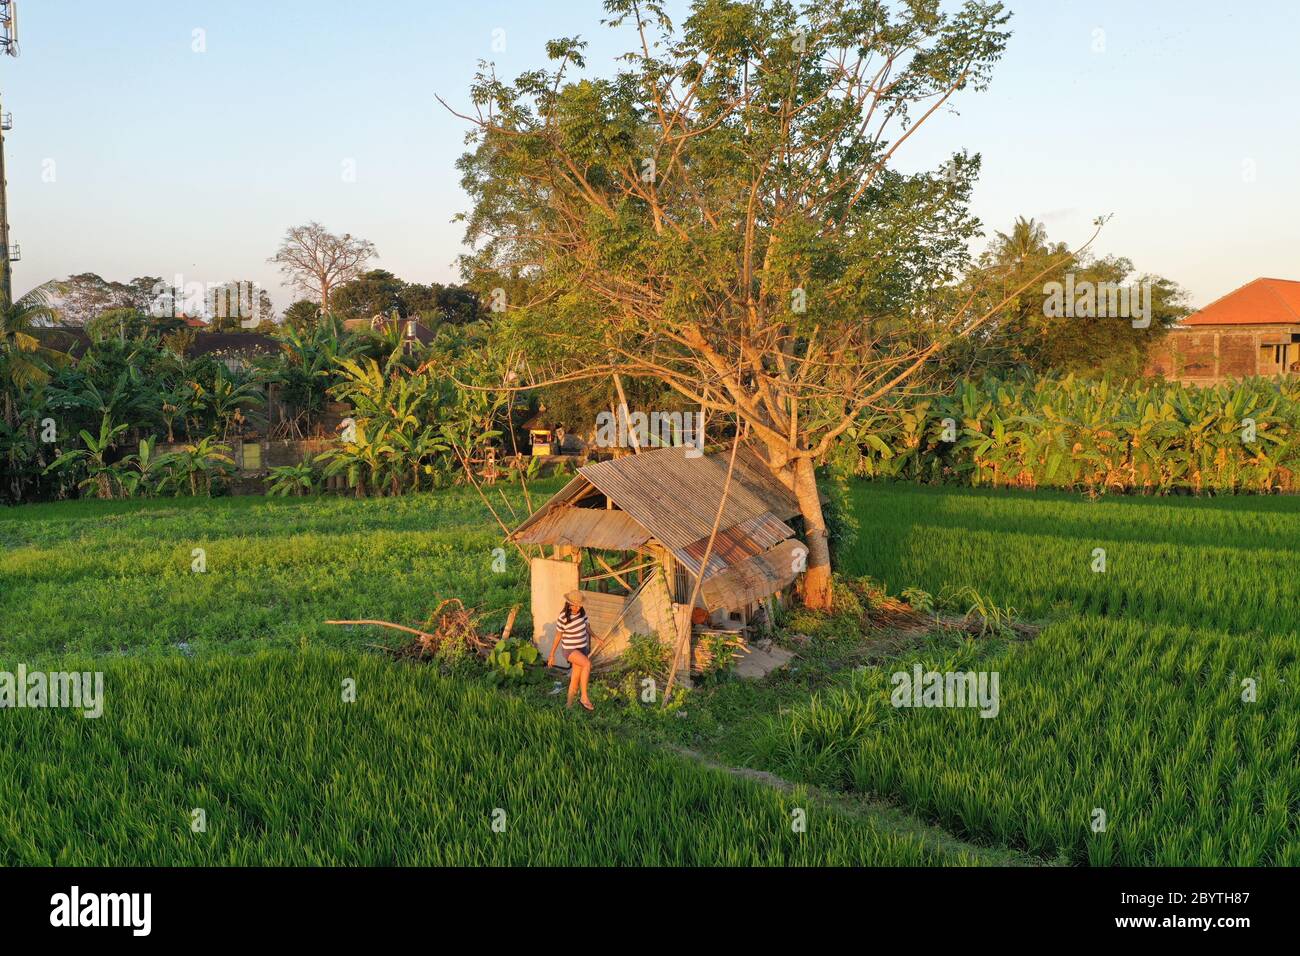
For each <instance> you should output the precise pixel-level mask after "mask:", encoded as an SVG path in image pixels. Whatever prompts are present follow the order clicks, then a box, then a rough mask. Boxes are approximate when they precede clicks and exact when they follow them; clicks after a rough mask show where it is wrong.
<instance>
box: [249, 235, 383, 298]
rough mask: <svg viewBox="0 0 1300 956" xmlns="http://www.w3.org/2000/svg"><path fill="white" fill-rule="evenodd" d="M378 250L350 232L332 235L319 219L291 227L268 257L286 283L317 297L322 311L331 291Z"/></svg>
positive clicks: (362, 268) (304, 293)
mask: <svg viewBox="0 0 1300 956" xmlns="http://www.w3.org/2000/svg"><path fill="white" fill-rule="evenodd" d="M377 254H378V253H376V251H375V246H374V244H373V243H371V242H369V241H368V240H366V239H358V238H357V237H355V236H353V235H352V234H351V233H346V232H345V233H343V235H341V236H340V235H335V234H334V233H332V232H330V231H329V230H328V229H326V228H325V227H324V226H322V225H321V224H320V223H318V222H309V223H307V225H305V226H293V227H291V228H290V229H289V230H288V231H286V232H285V234H284V240H283V241H282V242H281V243H280V248H279V249H277V250H276V252H275V255H273V256H271V258H270V259H268V260H267V261H268V262H273V263H275V264H276V265H278V266H279V267H280V272H281V273H282V274H283V275H284V277H285V279H286V280H287V281H288V283H289V285H290V286H291V287H292V288H294V289H295V290H297V291H298V292H300V293H302V294H303V295H312V296H316V297H317V301H319V302H320V307H321V310H322V311H325V312H328V311H329V307H330V290H331V289H333V288H334V287H335V286H336V285H339V284H340V283H343V282H348V281H350V280H352V279H355V278H356V277H357V276H359V275H361V273H362V272H363V271H364V270H365V267H366V263H367V262H369V261H370V260H371V259H373V258H374V257H375V256H376V255H377Z"/></svg>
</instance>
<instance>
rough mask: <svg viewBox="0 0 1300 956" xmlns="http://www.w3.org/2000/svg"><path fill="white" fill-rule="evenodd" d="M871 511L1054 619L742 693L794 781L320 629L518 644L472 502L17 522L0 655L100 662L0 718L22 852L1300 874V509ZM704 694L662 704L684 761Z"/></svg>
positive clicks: (906, 553)
mask: <svg viewBox="0 0 1300 956" xmlns="http://www.w3.org/2000/svg"><path fill="white" fill-rule="evenodd" d="M553 490H554V485H551V486H544V487H542V488H541V489H534V495H535V496H536V497H544V496H545V495H546V494H548V493H550V492H551V491H553ZM852 500H853V502H854V507H855V508H856V511H857V517H858V519H859V522H860V531H859V535H858V538H857V541H856V542H855V544H854V545H853V546H852V547H851V549H849V550H848V551H846V552H845V553H842V554H840V555H838V558H837V560H838V564H839V570H840V572H841V573H842V574H846V575H869V576H871V577H872V578H873V579H875V580H876V581H881V582H884V583H886V584H887V586H888V589H889V591H890V592H891V593H893V594H897V593H899V592H901V591H902V590H903V589H904V588H906V587H911V586H914V587H920V588H924V589H926V590H928V591H930V592H932V593H934V594H939V593H941V592H943V591H945V589H956V588H961V587H973V588H975V589H977V590H978V591H979V592H980V594H981V595H983V596H984V597H986V598H988V599H990V600H993V601H995V602H997V603H999V604H1001V605H1003V606H1011V607H1014V608H1016V609H1017V616H1018V617H1019V619H1021V620H1027V621H1031V622H1034V623H1036V624H1038V625H1040V626H1041V631H1040V632H1039V633H1038V634H1037V635H1036V636H1035V637H1033V638H1032V639H1029V640H1025V641H1020V642H1013V643H1008V642H1005V641H993V642H988V641H981V640H977V639H969V638H965V639H957V638H951V637H949V638H940V637H930V638H927V639H924V640H922V641H920V642H919V643H918V642H913V643H912V644H910V645H908V646H907V647H906V649H904V650H901V651H896V652H894V653H896V654H897V655H898V656H896V657H894V658H892V659H889V660H886V661H884V662H883V663H880V664H878V665H874V666H870V667H860V668H849V669H845V670H843V671H841V672H836V673H834V674H833V676H831V677H830V678H827V679H826V680H825V681H822V682H821V684H820V685H817V684H810V685H809V690H807V691H806V692H805V691H800V692H799V696H797V697H793V698H792V697H791V696H790V695H791V693H792V692H791V691H790V690H789V688H790V687H792V686H796V685H797V684H798V681H799V679H800V678H799V675H798V674H797V673H796V674H792V675H790V677H789V678H788V679H787V680H786V682H785V684H781V685H772V686H773V691H772V692H773V693H776V694H777V696H776V697H765V696H764V695H765V694H768V693H769V691H768V690H766V689H765V688H764V686H761V685H760V686H758V687H755V688H753V689H752V690H743V689H742V690H737V689H736V687H735V685H731V686H726V685H724V686H723V687H722V688H720V689H719V691H718V693H725V694H726V695H728V696H726V698H725V699H726V701H727V704H726V706H727V707H728V708H733V711H732V712H733V713H735V714H743V715H745V716H746V717H748V715H751V714H758V715H760V716H761V719H758V720H755V721H753V728H749V727H746V728H743V732H744V733H745V734H746V735H747V743H746V747H747V750H746V752H745V753H744V759H745V762H746V763H747V764H749V765H750V766H751V767H753V768H756V769H762V770H768V771H772V772H775V773H778V774H780V775H781V776H783V777H785V778H786V779H787V780H789V781H792V782H793V783H794V784H795V789H793V790H790V789H779V788H773V787H771V786H766V785H764V784H763V783H761V782H755V781H753V780H749V779H743V778H740V777H738V776H736V775H733V774H728V773H725V772H723V771H721V770H717V769H711V768H708V767H705V766H702V765H700V763H699V762H697V761H693V760H689V759H686V758H685V757H683V756H681V755H679V754H676V753H673V752H672V751H671V750H668V749H664V748H662V747H659V746H656V745H655V743H656V740H657V739H661V738H662V734H660V737H659V738H654V737H653V735H652V736H651V737H646V738H644V739H639V738H638V733H637V732H636V729H635V727H634V728H633V730H632V731H627V728H623V731H622V732H620V731H618V730H617V728H616V729H614V730H611V729H609V728H610V727H611V726H614V725H612V724H607V723H602V721H603V720H608V719H610V718H609V717H608V714H609V713H610V711H609V709H605V711H604V713H602V714H601V715H600V716H601V718H602V721H592V720H589V719H587V718H586V717H584V716H583V715H582V714H577V713H565V712H563V711H562V710H561V709H559V706H558V701H559V699H558V698H554V697H551V696H547V695H548V689H549V685H546V686H544V687H542V688H540V689H538V690H536V691H535V693H534V695H533V696H531V697H530V695H528V694H522V693H503V692H501V691H497V690H494V689H492V688H490V687H488V686H486V684H485V683H483V682H481V681H475V680H471V679H466V678H464V677H463V676H462V675H459V674H455V675H451V676H447V675H443V674H440V673H438V671H437V669H436V668H432V667H421V666H416V665H407V664H395V663H392V662H390V661H388V660H386V659H385V658H384V657H383V656H381V655H379V654H377V653H375V652H373V651H372V650H370V649H368V648H367V647H366V645H367V644H370V643H376V642H380V641H392V640H397V639H400V638H395V637H393V636H391V635H388V634H387V632H382V633H376V632H375V631H374V630H373V629H349V628H339V627H331V626H328V625H325V624H324V623H323V622H324V621H325V620H326V619H329V618H336V617H352V618H363V617H364V618H381V619H387V620H393V621H399V622H405V623H418V622H420V621H422V620H424V619H425V618H426V617H427V616H428V614H429V612H430V611H431V610H432V609H433V607H434V606H435V605H436V604H437V603H438V601H439V600H441V599H442V598H444V597H450V596H453V595H454V596H458V597H461V598H463V599H465V600H466V602H467V603H470V604H472V605H475V606H477V607H478V608H480V609H482V610H483V611H484V612H485V613H486V614H487V616H488V617H489V618H491V617H492V616H493V615H497V616H499V617H504V613H505V611H506V610H507V609H508V608H509V606H510V605H512V604H515V603H520V604H523V606H524V611H525V617H524V618H521V620H520V622H519V624H518V625H517V626H520V627H527V626H528V624H527V621H526V611H527V600H526V595H527V586H526V580H527V576H526V570H525V568H524V565H523V562H522V560H521V559H520V557H519V556H518V554H517V553H506V552H504V551H503V552H494V550H493V549H495V548H497V547H499V546H500V542H501V536H500V532H499V529H498V528H497V527H496V525H495V523H494V522H492V521H491V519H490V517H489V516H488V515H487V514H486V512H485V510H484V508H483V506H482V503H481V502H480V501H479V500H478V499H477V498H476V497H474V496H473V493H472V492H465V491H453V492H445V493H440V494H427V495H416V496H410V497H405V498H388V499H374V500H362V501H357V500H351V499H342V498H324V499H274V500H267V499H261V498H233V499H220V500H215V501H211V502H208V501H165V502H164V501H136V502H73V503H61V504H49V505H37V506H31V507H25V508H18V509H8V510H4V511H0V670H4V669H12V668H13V667H15V666H16V665H17V664H18V663H25V664H26V665H27V666H28V667H29V668H30V667H35V666H46V667H47V668H49V669H56V668H59V667H66V666H70V664H79V665H81V667H82V668H83V669H85V668H94V669H98V670H103V671H105V673H106V703H105V712H104V715H103V716H102V717H101V718H99V719H85V718H83V717H82V716H81V715H80V714H79V713H78V712H76V711H58V710H44V711H32V710H24V711H18V710H7V709H6V710H0V864H8V865H13V864H53V863H63V864H87V865H100V864H108V863H117V864H178V865H187V864H214V865H227V864H249V865H251V864H345V863H346V864H399V865H405V864H490V863H500V864H512V863H517V864H526V863H528V864H542V863H576V864H585V863H591V864H598V863H599V864H628V865H636V864H647V865H660V864H713V865H725V864H751V863H768V864H809V865H814V864H831V865H839V864H853V865H948V864H968V863H987V862H1006V860H1007V859H1008V857H1007V856H1006V854H1007V853H1017V854H1022V853H1023V854H1029V855H1031V857H1030V858H1031V859H1037V860H1039V861H1041V862H1064V863H1074V864H1094V865H1112V864H1132V865H1144V864H1176V865H1193V864H1223V865H1257V864H1266V865H1297V864H1300V823H1298V822H1297V821H1300V623H1297V622H1298V621H1300V614H1297V611H1296V608H1297V607H1300V501H1298V500H1297V499H1293V498H1265V497H1254V498H1207V499H1194V498H1160V499H1154V498H1103V499H1101V500H1099V501H1090V500H1086V499H1083V498H1080V497H1077V496H1071V495H1066V494H1058V493H1041V492H1040V493H1028V492H997V491H988V490H971V489H954V488H944V489H936V488H926V487H917V486H907V485H889V484H881V483H871V484H867V483H864V484H858V485H855V486H854V488H853V493H852ZM497 506H498V508H499V510H500V511H501V512H502V513H503V517H504V518H505V520H507V521H511V520H512V515H511V509H514V512H515V513H516V514H522V513H524V512H525V507H526V506H525V504H524V502H523V499H522V496H521V492H520V491H519V490H518V489H514V490H509V491H506V492H505V493H504V495H498V499H497ZM195 548H202V549H203V554H204V558H205V561H206V567H205V570H203V571H202V572H198V571H195V570H194V565H193V562H194V560H195V558H194V550H193V549H195ZM1097 548H1102V549H1104V550H1105V559H1106V567H1105V571H1104V572H1099V571H1094V570H1093V568H1094V566H1095V563H1096V549H1097ZM914 662H915V663H921V664H922V666H923V668H924V669H936V670H940V671H947V670H977V671H979V670H984V671H997V672H998V673H999V675H1000V694H1001V700H1000V707H999V712H998V714H997V716H996V717H993V718H987V719H986V718H981V717H979V716H978V715H977V713H976V712H975V711H973V710H969V709H960V708H934V709H911V710H904V709H895V708H894V707H891V706H890V699H889V691H890V686H889V677H890V675H891V673H893V672H894V671H896V670H904V669H907V668H910V667H911V665H912V664H913V663H914ZM348 678H351V679H353V680H355V682H356V683H355V686H356V691H357V693H356V700H355V702H345V701H343V700H342V697H341V688H342V683H343V681H344V680H345V679H348ZM1246 682H1249V683H1250V685H1251V686H1252V688H1253V689H1254V699H1253V700H1251V701H1246V700H1243V699H1242V698H1243V689H1244V687H1245V686H1246ZM778 687H785V688H787V689H786V690H782V691H779V692H778V691H777V690H776V688H778ZM695 693H697V694H699V695H701V696H700V697H699V698H698V700H695V698H692V700H695V703H689V704H688V705H687V707H686V708H685V709H684V711H683V714H682V716H683V717H685V718H686V719H684V720H680V721H673V720H672V718H669V720H670V721H671V728H672V729H673V730H674V732H675V734H676V738H675V739H678V740H681V741H683V742H684V743H687V744H688V745H693V736H692V735H693V734H699V733H703V731H702V730H700V729H699V728H701V727H703V726H704V725H703V724H702V723H700V722H701V721H703V720H704V719H705V717H703V716H701V715H702V714H707V712H708V709H709V703H708V702H709V699H710V697H709V695H710V694H711V693H713V692H712V691H709V690H702V691H697V692H695ZM738 694H739V695H740V696H737V695H738ZM720 699H721V698H720ZM774 700H775V701H776V703H773V701H774ZM765 701H766V703H765ZM611 706H612V705H611ZM765 708H766V709H765ZM723 712H724V711H723V709H721V707H720V709H719V710H718V711H716V712H715V719H716V714H719V713H723ZM745 723H746V724H748V723H749V722H748V720H745ZM805 786H813V787H818V788H823V790H830V791H836V792H842V793H843V794H844V798H845V799H853V800H861V801H862V802H863V805H864V806H866V805H868V804H869V805H871V806H877V805H889V806H892V807H893V808H896V810H897V811H899V812H901V813H903V814H906V815H908V816H907V820H909V821H911V823H906V824H904V825H895V823H896V822H897V821H895V820H894V819H893V818H891V817H881V816H879V815H875V814H873V813H842V812H839V810H837V809H834V808H832V807H831V806H830V805H828V804H827V803H826V801H824V800H819V799H816V798H813V797H809V796H808V795H806V794H804V793H803V792H802V791H801V790H800V789H799V788H802V787H805ZM196 809H201V810H203V812H204V819H205V822H206V826H205V829H203V830H202V831H201V832H195V831H194V830H193V829H192V826H191V824H192V815H193V813H194V811H195V810H196ZM796 809H803V810H806V811H808V816H807V826H806V829H804V830H803V831H802V832H801V831H800V830H799V829H798V828H795V827H792V825H791V818H792V814H793V813H794V811H795V810H796ZM1099 811H1100V812H1101V813H1103V814H1104V818H1105V827H1104V829H1098V828H1097V827H1096V821H1097V819H1098V816H1097V814H1098V812H1099ZM891 812H894V811H891ZM494 820H496V821H498V826H501V822H500V821H503V822H504V826H503V828H500V829H494V827H493V822H494ZM683 821H686V822H685V823H684V822H683ZM924 823H929V824H932V825H934V826H937V827H941V828H942V831H941V837H940V838H938V839H935V838H933V835H932V834H931V835H929V836H927V833H929V831H926V830H924V828H923V827H924ZM1000 854H1001V855H1000Z"/></svg>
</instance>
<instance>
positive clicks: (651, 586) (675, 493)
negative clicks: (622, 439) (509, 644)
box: [510, 443, 807, 666]
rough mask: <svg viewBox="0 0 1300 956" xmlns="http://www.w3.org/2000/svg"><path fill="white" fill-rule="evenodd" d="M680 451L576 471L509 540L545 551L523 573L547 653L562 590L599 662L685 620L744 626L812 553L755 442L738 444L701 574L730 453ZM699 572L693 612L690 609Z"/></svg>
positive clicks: (795, 509) (671, 637)
mask: <svg viewBox="0 0 1300 956" xmlns="http://www.w3.org/2000/svg"><path fill="white" fill-rule="evenodd" d="M686 451H687V449H684V448H660V449H655V450H653V451H645V452H641V453H640V454H634V455H627V456H624V457H622V458H616V459H613V460H610V461H603V462H598V463H596V464H591V465H587V466H585V467H583V468H580V469H579V470H578V473H577V475H576V476H575V477H574V478H573V480H572V481H570V482H569V483H568V484H567V485H565V486H564V487H563V488H562V489H561V490H560V491H559V492H558V493H557V494H556V495H555V496H554V497H553V498H551V500H550V501H548V502H547V503H546V505H545V506H544V507H543V508H541V509H540V510H539V511H537V512H536V513H534V514H533V515H532V516H531V517H530V518H529V519H528V520H527V521H525V522H524V523H523V524H521V525H520V526H519V527H518V528H516V529H515V530H514V531H513V532H512V533H511V535H510V537H511V539H512V540H514V541H517V542H519V543H520V544H521V545H529V544H533V545H540V546H542V550H543V555H544V556H540V557H534V558H532V559H531V568H530V570H531V578H532V611H533V639H534V641H535V642H536V644H537V646H538V648H539V649H540V650H541V652H542V653H543V654H544V655H545V654H548V653H549V652H550V649H551V643H552V641H553V640H554V637H555V618H556V615H557V614H558V613H559V611H560V608H561V606H562V604H563V600H564V594H565V593H566V592H568V591H573V590H579V591H581V592H582V595H583V603H584V605H585V607H586V608H587V613H588V616H589V618H590V620H591V630H592V639H593V647H592V656H593V660H594V662H595V663H596V664H597V665H599V664H600V663H601V662H602V661H608V660H610V659H612V658H614V657H617V656H618V655H619V654H620V653H621V652H622V651H623V650H625V649H626V647H627V646H628V641H629V639H630V638H631V636H632V635H634V634H646V635H654V636H657V637H659V638H660V639H661V640H662V641H664V642H665V643H669V644H672V643H675V641H676V635H677V633H678V627H679V626H680V622H681V621H682V619H683V617H684V616H685V615H691V616H692V619H693V620H694V621H697V622H698V621H701V618H703V619H704V621H706V622H707V624H705V625H704V626H706V627H711V628H722V629H730V630H737V631H739V630H743V629H744V628H746V626H747V625H748V624H749V623H750V621H751V620H752V618H753V617H754V615H755V613H756V611H757V610H758V608H759V607H761V606H764V605H765V604H767V603H768V602H770V601H771V600H773V599H774V598H776V597H777V596H779V595H780V593H781V592H782V591H783V590H784V589H786V588H787V587H788V586H789V585H791V584H792V583H793V582H794V581H795V579H796V578H797V577H798V575H799V573H800V571H801V570H802V569H803V567H804V566H805V559H806V556H807V550H806V548H805V546H804V545H803V543H802V542H800V541H799V539H798V538H797V537H796V533H795V529H794V528H793V527H791V526H790V525H789V524H787V522H789V521H792V520H794V519H796V518H797V516H798V515H799V504H798V501H797V500H796V499H795V497H794V495H793V494H792V493H791V492H790V491H789V490H788V489H787V488H786V487H785V486H784V485H783V484H781V482H780V481H779V480H778V479H777V478H776V476H775V475H773V474H772V472H771V470H770V469H769V468H768V466H767V464H766V462H765V461H764V459H763V458H762V456H761V454H760V453H759V451H758V449H757V448H756V447H755V446H753V444H752V443H745V444H742V445H741V447H740V448H739V449H737V452H736V465H735V471H734V473H733V475H732V480H731V487H730V490H729V491H728V493H727V497H726V503H725V506H724V508H723V513H722V520H721V521H720V522H719V524H718V533H717V536H716V538H715V539H714V543H713V550H712V551H711V552H710V554H709V561H708V566H707V567H701V562H702V560H703V558H704V552H705V550H706V548H707V546H708V542H709V534H710V532H711V531H712V529H713V522H714V519H715V517H716V516H717V513H718V505H719V502H720V501H721V500H722V494H723V489H724V487H725V486H726V481H727V465H728V462H729V460H730V449H727V450H724V451H721V452H717V453H714V454H712V455H704V456H699V457H695V458H691V457H688V456H687V455H686V453H685V452H686ZM548 547H549V548H550V549H551V552H550V554H549V556H545V553H546V548H548ZM700 575H703V578H704V580H703V583H702V584H701V587H700V594H699V599H698V601H697V609H696V610H695V611H694V613H693V614H692V610H691V609H690V608H688V607H687V606H686V605H687V603H688V602H689V601H690V598H691V594H692V592H693V590H694V587H695V581H696V578H697V577H699V576H700ZM557 657H558V655H557ZM684 666H689V662H684Z"/></svg>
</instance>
